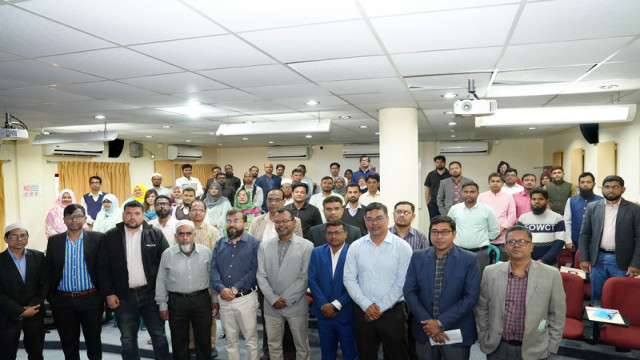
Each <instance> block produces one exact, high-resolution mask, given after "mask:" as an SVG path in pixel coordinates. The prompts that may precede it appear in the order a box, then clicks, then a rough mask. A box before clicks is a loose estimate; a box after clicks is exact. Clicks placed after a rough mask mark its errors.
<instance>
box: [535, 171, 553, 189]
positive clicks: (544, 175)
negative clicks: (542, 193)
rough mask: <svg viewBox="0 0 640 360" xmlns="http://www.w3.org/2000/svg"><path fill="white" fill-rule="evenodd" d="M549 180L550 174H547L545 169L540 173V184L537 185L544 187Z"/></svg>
mask: <svg viewBox="0 0 640 360" xmlns="http://www.w3.org/2000/svg"><path fill="white" fill-rule="evenodd" d="M550 182H551V174H549V173H548V172H547V171H543V172H542V174H540V186H538V187H544V186H545V185H547V184H548V183H550Z"/></svg>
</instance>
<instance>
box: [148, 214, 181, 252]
mask: <svg viewBox="0 0 640 360" xmlns="http://www.w3.org/2000/svg"><path fill="white" fill-rule="evenodd" d="M177 223H178V220H176V218H175V217H173V216H169V220H167V222H166V223H165V224H164V226H162V225H161V224H160V219H159V218H155V219H153V220H151V221H149V225H151V226H153V227H154V228H157V229H160V231H162V234H164V237H165V239H166V240H167V242H168V243H169V245H175V244H176V237H175V235H176V224H177Z"/></svg>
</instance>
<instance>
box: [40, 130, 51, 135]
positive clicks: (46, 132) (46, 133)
mask: <svg viewBox="0 0 640 360" xmlns="http://www.w3.org/2000/svg"><path fill="white" fill-rule="evenodd" d="M49 134H51V133H50V132H48V131H43V132H42V135H49Z"/></svg>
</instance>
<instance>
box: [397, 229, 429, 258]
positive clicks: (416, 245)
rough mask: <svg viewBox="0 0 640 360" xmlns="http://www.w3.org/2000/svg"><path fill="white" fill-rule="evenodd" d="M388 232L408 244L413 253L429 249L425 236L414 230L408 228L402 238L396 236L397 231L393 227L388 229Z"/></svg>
mask: <svg viewBox="0 0 640 360" xmlns="http://www.w3.org/2000/svg"><path fill="white" fill-rule="evenodd" d="M389 232H391V233H392V234H393V235H397V236H398V237H400V238H401V239H404V240H405V241H406V242H408V243H409V245H411V250H413V251H414V252H415V251H418V250H424V249H426V248H428V247H429V240H427V236H426V235H425V234H424V233H422V232H420V231H418V230H417V229H415V228H409V232H408V233H407V235H405V236H404V237H402V236H400V235H399V234H398V230H397V229H396V226H395V225H394V226H392V227H390V228H389Z"/></svg>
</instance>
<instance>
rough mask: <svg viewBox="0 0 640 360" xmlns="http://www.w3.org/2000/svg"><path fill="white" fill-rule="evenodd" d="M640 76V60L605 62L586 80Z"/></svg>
mask: <svg viewBox="0 0 640 360" xmlns="http://www.w3.org/2000/svg"><path fill="white" fill-rule="evenodd" d="M625 78H626V79H638V78H640V62H623V63H605V64H602V65H601V66H600V67H598V68H597V69H595V70H594V71H593V72H592V73H591V74H589V75H588V76H587V77H586V78H585V80H587V81H592V80H611V83H612V84H616V83H617V81H616V80H618V79H625Z"/></svg>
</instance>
